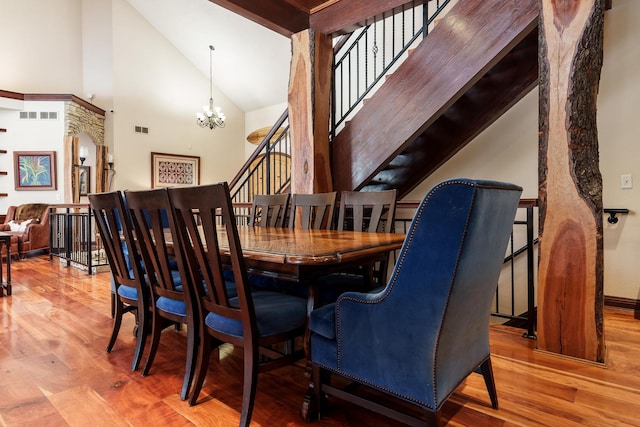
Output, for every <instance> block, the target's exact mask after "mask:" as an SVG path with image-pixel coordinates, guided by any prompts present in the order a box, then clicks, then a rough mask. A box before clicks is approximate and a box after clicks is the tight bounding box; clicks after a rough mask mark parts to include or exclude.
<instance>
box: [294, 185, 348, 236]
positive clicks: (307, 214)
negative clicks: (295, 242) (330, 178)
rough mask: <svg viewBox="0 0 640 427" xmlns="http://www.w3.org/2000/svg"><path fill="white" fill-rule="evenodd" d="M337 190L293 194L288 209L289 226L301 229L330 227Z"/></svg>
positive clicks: (331, 225)
mask: <svg viewBox="0 0 640 427" xmlns="http://www.w3.org/2000/svg"><path fill="white" fill-rule="evenodd" d="M336 195H337V192H335V191H333V192H330V193H316V194H293V195H292V196H291V209H289V228H301V229H303V230H308V229H314V230H321V229H330V228H332V227H333V214H334V208H335V205H336Z"/></svg>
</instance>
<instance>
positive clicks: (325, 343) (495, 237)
mask: <svg viewBox="0 0 640 427" xmlns="http://www.w3.org/2000/svg"><path fill="white" fill-rule="evenodd" d="M521 190H522V189H521V188H520V187H518V186H515V185H512V184H506V183H500V182H493V181H473V180H468V179H455V180H450V181H445V182H442V183H440V184H438V185H437V186H435V187H434V188H433V189H432V190H431V191H430V192H429V193H428V194H427V195H426V196H425V198H424V200H423V201H422V203H421V204H420V207H419V208H418V210H417V211H416V213H415V216H414V218H413V222H412V223H411V226H410V229H409V231H408V233H407V237H406V239H405V242H404V245H403V247H402V249H401V251H400V254H399V256H398V261H397V263H396V265H395V268H394V270H393V273H392V276H391V278H390V279H389V282H388V283H387V285H386V287H384V288H383V289H382V290H381V291H379V292H376V293H356V292H347V293H344V294H342V295H341V296H340V297H339V298H338V300H337V301H336V303H335V304H330V305H327V306H324V307H321V308H319V309H317V310H314V311H313V312H312V313H311V317H310V325H309V327H310V329H311V359H312V365H313V382H314V384H315V387H314V389H315V391H314V393H315V395H314V396H313V399H315V401H312V402H313V403H315V404H313V405H311V406H310V410H311V411H312V412H314V413H313V414H311V413H310V414H308V415H309V416H315V415H317V416H318V417H319V416H320V415H321V413H320V409H321V408H322V407H323V406H325V405H324V404H321V403H320V402H321V401H322V399H325V395H326V394H328V395H332V394H336V393H335V392H336V388H335V387H332V386H331V385H330V384H329V381H330V376H331V374H338V375H340V376H343V377H347V378H349V379H351V380H353V381H355V382H358V383H361V384H364V385H366V386H370V387H373V388H375V389H377V390H380V391H382V392H384V393H387V394H389V395H392V396H394V397H396V398H399V399H401V400H404V401H406V402H410V403H412V404H414V405H417V406H418V407H420V408H422V409H423V410H424V411H425V415H426V419H427V422H431V423H435V424H437V423H438V420H439V418H440V413H439V412H440V410H441V408H442V405H443V403H444V402H445V401H446V399H447V398H448V397H449V396H450V395H451V393H453V391H454V390H455V389H456V387H458V385H460V383H461V382H462V381H463V380H464V379H465V378H466V377H467V376H468V375H469V374H470V373H472V372H474V371H479V372H480V373H482V374H483V376H484V379H485V382H486V384H487V389H488V391H489V395H490V397H491V403H492V406H493V407H494V408H497V405H498V402H497V396H496V393H495V386H494V383H493V372H492V368H491V361H490V355H489V317H490V310H491V304H492V301H493V296H494V293H495V289H496V286H497V282H498V276H499V274H500V270H501V265H502V263H503V259H504V255H505V251H506V247H507V243H508V239H509V235H510V233H511V229H512V226H513V220H514V217H515V212H516V209H517V206H518V201H519V198H520V194H521ZM339 394H340V397H341V398H343V399H346V400H349V401H352V402H353V403H359V404H361V405H362V404H363V402H361V401H360V402H358V401H357V400H356V399H353V400H352V399H351V398H350V397H351V395H349V394H347V395H345V394H343V393H339ZM363 406H365V407H368V408H370V409H372V410H376V409H375V407H374V406H369V405H368V404H364V405H363ZM315 409H317V410H318V413H317V414H315ZM387 409H388V408H387ZM378 412H381V411H379V410H378ZM381 413H384V414H385V415H387V416H391V417H392V418H397V419H400V420H402V421H404V422H407V423H410V424H411V423H416V422H417V423H420V422H421V423H424V422H425V420H424V419H423V418H422V416H420V417H419V418H415V417H414V418H411V417H410V416H408V415H407V414H406V413H400V412H397V411H392V410H389V411H386V412H381Z"/></svg>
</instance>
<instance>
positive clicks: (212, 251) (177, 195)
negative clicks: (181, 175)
mask: <svg viewBox="0 0 640 427" xmlns="http://www.w3.org/2000/svg"><path fill="white" fill-rule="evenodd" d="M169 196H170V199H171V203H172V206H173V209H174V213H175V219H176V226H177V229H178V230H179V244H180V245H181V248H182V252H183V254H184V256H185V259H186V260H187V265H188V266H189V271H190V274H191V275H192V277H194V278H199V279H200V280H198V279H195V280H193V281H190V282H188V283H187V284H186V286H185V292H188V293H189V292H190V293H193V294H195V295H196V299H197V301H198V305H197V306H198V308H199V310H200V315H199V319H200V321H201V322H203V323H201V324H200V345H199V347H198V358H197V372H196V377H195V380H194V383H193V390H192V393H191V396H190V397H189V404H191V405H193V404H195V403H196V402H197V400H198V395H199V394H200V391H201V389H202V387H203V384H204V380H205V377H206V374H207V370H208V367H209V358H210V353H211V348H212V344H218V343H220V342H227V343H230V344H232V345H234V346H238V347H242V348H243V350H244V384H243V394H242V396H243V397H242V409H241V416H240V425H241V426H248V425H249V422H250V421H251V414H252V410H253V403H254V400H255V393H256V382H257V375H258V372H264V371H267V370H270V369H274V368H277V367H281V366H283V365H285V364H287V363H291V362H293V361H295V360H296V359H298V358H300V357H302V352H301V351H299V350H298V351H294V352H287V351H278V350H277V348H278V346H279V345H280V344H281V343H287V342H288V341H290V340H292V339H293V338H295V337H297V336H300V335H302V334H303V333H304V331H305V323H306V319H307V311H306V304H307V301H306V299H304V298H298V297H295V296H290V295H285V294H282V293H278V292H270V291H257V292H254V293H251V289H250V285H249V282H248V279H247V269H246V266H245V263H244V258H243V255H242V248H241V247H240V241H239V238H238V230H237V228H236V221H235V218H234V213H233V206H232V204H231V198H230V196H229V187H228V186H227V183H222V184H215V185H206V186H199V187H184V188H170V189H169ZM217 210H218V211H219V212H220V214H221V215H222V225H221V227H223V231H224V232H225V233H226V236H227V239H228V255H225V254H222V253H221V250H220V242H219V241H218V236H217V230H216V218H215V216H216V211H217ZM195 212H198V213H199V215H200V217H199V218H200V223H201V225H199V223H198V221H197V220H196V219H195V218H194V213H195ZM225 252H227V251H226V250H225ZM223 263H225V264H227V267H228V265H230V267H231V271H232V272H233V276H234V282H235V284H236V290H237V295H236V296H232V295H229V293H228V292H227V288H226V286H225V280H224V278H223V269H224V266H223ZM183 285H185V284H184V283H183Z"/></svg>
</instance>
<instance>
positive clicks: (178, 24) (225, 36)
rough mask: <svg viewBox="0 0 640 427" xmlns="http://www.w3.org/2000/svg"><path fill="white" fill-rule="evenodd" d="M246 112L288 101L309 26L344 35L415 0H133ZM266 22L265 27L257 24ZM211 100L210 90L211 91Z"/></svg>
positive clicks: (167, 37)
mask: <svg viewBox="0 0 640 427" xmlns="http://www.w3.org/2000/svg"><path fill="white" fill-rule="evenodd" d="M127 1H128V3H129V4H130V5H131V6H132V7H133V8H134V9H136V10H137V11H138V13H140V14H141V15H142V16H143V17H144V18H145V19H146V20H147V21H148V22H149V23H150V24H151V25H152V26H153V27H154V28H155V29H156V30H157V31H158V32H159V33H160V34H162V35H163V36H164V37H165V38H166V39H167V40H168V41H169V42H170V43H172V44H173V45H174V46H175V47H176V48H177V49H178V50H179V51H180V52H181V53H182V54H183V55H184V56H185V57H186V58H187V59H188V60H189V61H190V62H191V63H193V64H194V66H195V67H196V68H197V69H199V70H200V71H201V72H202V74H203V75H204V76H206V77H207V78H209V48H208V46H209V45H213V46H214V47H215V51H214V53H213V71H212V75H213V83H214V85H215V86H216V87H217V88H219V89H220V90H221V91H222V92H223V93H224V94H225V95H226V96H227V97H228V98H229V99H231V100H232V102H233V103H234V104H236V105H237V106H238V107H240V108H241V109H242V110H243V111H245V112H247V111H253V110H257V109H260V108H265V107H269V106H272V105H276V104H280V103H284V102H286V101H287V90H288V83H289V66H290V62H291V43H290V40H289V37H290V36H291V35H292V34H294V33H297V32H299V31H302V30H305V29H307V28H313V29H315V30H316V31H319V32H321V33H325V34H332V35H335V34H341V33H345V32H349V31H351V30H353V29H355V28H357V27H359V26H361V25H363V24H364V23H365V22H366V20H367V18H369V17H371V16H374V15H376V14H379V13H382V12H384V11H387V10H390V9H392V8H394V7H398V6H400V5H402V4H406V3H407V0H378V1H376V0H184V1H175V0H127ZM256 24H259V25H256ZM203 95H204V96H205V99H206V95H207V94H206V93H205V94H203Z"/></svg>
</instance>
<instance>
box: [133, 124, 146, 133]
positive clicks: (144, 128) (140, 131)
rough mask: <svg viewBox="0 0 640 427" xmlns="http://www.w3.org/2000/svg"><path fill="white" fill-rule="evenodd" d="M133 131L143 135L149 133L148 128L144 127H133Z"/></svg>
mask: <svg viewBox="0 0 640 427" xmlns="http://www.w3.org/2000/svg"><path fill="white" fill-rule="evenodd" d="M134 130H135V131H136V133H144V134H148V133H149V128H147V127H144V126H134Z"/></svg>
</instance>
